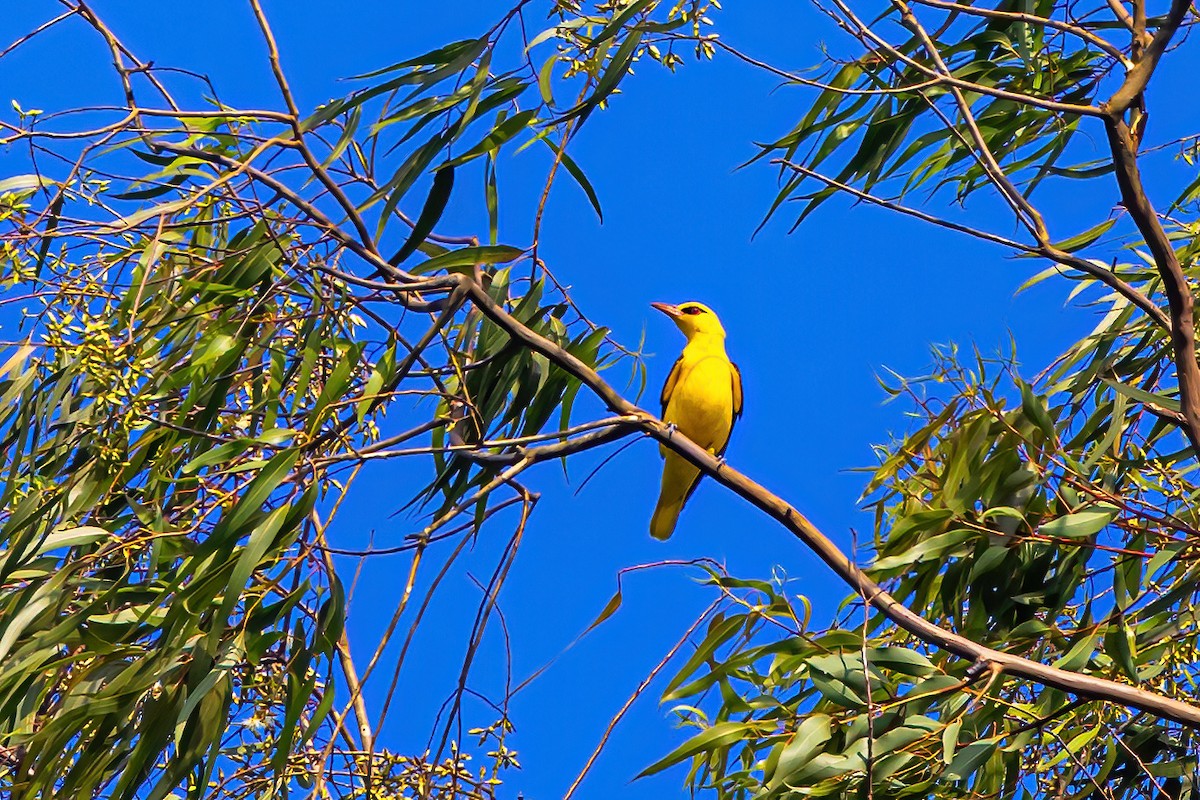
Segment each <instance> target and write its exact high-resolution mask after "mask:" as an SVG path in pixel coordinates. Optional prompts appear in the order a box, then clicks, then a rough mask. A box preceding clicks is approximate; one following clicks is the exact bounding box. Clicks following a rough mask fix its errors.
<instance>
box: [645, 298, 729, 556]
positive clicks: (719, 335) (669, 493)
mask: <svg viewBox="0 0 1200 800" xmlns="http://www.w3.org/2000/svg"><path fill="white" fill-rule="evenodd" d="M650 305H651V306H653V307H654V308H656V309H658V310H659V311H661V312H663V313H664V314H666V315H667V316H668V317H670V318H671V319H672V320H674V322H675V324H676V325H678V326H679V330H681V331H683V335H684V336H686V337H687V345H686V346H685V347H684V348H683V354H682V355H681V356H679V360H677V361H676V362H675V366H673V367H672V368H671V374H670V375H668V376H667V382H666V383H665V384H663V390H662V406H663V416H662V418H663V421H664V422H667V423H670V424H672V425H674V426H675V428H676V430H678V431H679V432H680V433H682V434H683V435H684V436H686V437H687V438H689V439H691V440H692V441H693V442H695V443H696V444H698V445H700V446H701V447H703V448H704V449H706V450H708V452H710V453H712V454H713V455H715V456H721V455H723V454H724V453H725V448H726V447H728V446H729V434H730V433H732V432H733V423H734V422H736V421H737V419H738V417H740V416H741V415H742V374H741V373H740V372H738V368H737V365H736V364H734V363H733V362H732V361H730V360H729V356H727V355H726V354H725V329H724V328H722V327H721V321H720V320H719V319H717V315H716V314H714V313H713V311H712V309H711V308H709V307H708V306H705V305H701V304H700V303H693V302H687V303H681V304H680V305H677V306H672V305H668V304H666V303H651V304H650ZM661 451H662V456H663V458H664V459H665V460H666V463H665V464H663V477H662V489H661V491H660V492H659V495H658V505H657V506H656V507H655V509H654V516H653V517H651V518H650V535H651V536H653V537H654V538H655V539H669V538H670V536H671V533H672V532H673V531H674V530H675V521H676V520H678V519H679V512H680V511H682V510H683V504H684V503H686V502H687V500H688V498H689V497H691V496H692V492H694V491H695V490H696V484H698V483H699V482H700V470H699V469H697V468H696V467H694V466H692V465H691V464H689V463H688V462H687V461H686V460H685V459H684V458H683V457H682V456H680V455H677V454H675V453H674V452H672V451H671V450H669V449H668V448H666V447H662V448H661Z"/></svg>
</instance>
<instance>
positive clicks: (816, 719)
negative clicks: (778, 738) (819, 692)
mask: <svg viewBox="0 0 1200 800" xmlns="http://www.w3.org/2000/svg"><path fill="white" fill-rule="evenodd" d="M831 738H833V723H832V719H831V718H830V717H829V715H827V714H810V715H809V716H808V717H806V718H805V719H804V721H803V722H801V723H800V727H798V728H796V732H795V733H793V734H792V736H791V738H790V739H788V741H787V743H786V744H784V745H782V747H781V751H780V753H779V761H778V763H777V764H776V766H775V770H774V773H773V774H771V775H768V776H767V789H768V790H775V789H778V788H779V787H780V786H782V785H783V784H784V783H785V782H786V781H787V779H788V778H789V777H791V776H792V775H793V774H794V773H795V772H796V771H797V770H799V769H801V768H803V767H805V766H807V765H808V763H809V762H810V761H812V760H813V757H814V756H816V755H817V754H818V753H820V752H821V751H822V749H823V748H824V747H825V743H826V742H828V741H829V740H830V739H831Z"/></svg>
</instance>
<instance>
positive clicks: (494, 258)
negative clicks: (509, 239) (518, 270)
mask: <svg viewBox="0 0 1200 800" xmlns="http://www.w3.org/2000/svg"><path fill="white" fill-rule="evenodd" d="M524 254H525V251H524V250H522V249H521V248H519V247H511V246H509V245H505V244H498V245H480V246H478V247H461V248H459V249H458V250H450V251H449V252H446V253H443V254H442V255H440V256H435V257H433V258H431V259H429V260H428V261H423V262H421V263H420V264H417V265H416V266H414V267H413V268H412V269H411V270H410V272H412V273H414V274H425V273H429V272H436V271H437V270H441V269H444V270H447V271H450V272H456V271H462V268H463V267H471V268H473V267H474V266H475V265H476V264H505V263H507V262H509V261H513V260H514V259H517V258H520V257H521V256H522V255H524Z"/></svg>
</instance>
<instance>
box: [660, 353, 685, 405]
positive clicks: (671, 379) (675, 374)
mask: <svg viewBox="0 0 1200 800" xmlns="http://www.w3.org/2000/svg"><path fill="white" fill-rule="evenodd" d="M682 369H683V356H680V357H679V358H677V359H675V365H674V366H673V367H671V374H669V375H667V382H666V383H664V384H663V388H662V396H661V397H659V400H660V401H661V402H662V413H663V415H664V416H665V415H666V413H667V403H669V402H670V401H671V395H672V394H673V393H674V391H675V384H677V383H679V373H680V371H681V370H682Z"/></svg>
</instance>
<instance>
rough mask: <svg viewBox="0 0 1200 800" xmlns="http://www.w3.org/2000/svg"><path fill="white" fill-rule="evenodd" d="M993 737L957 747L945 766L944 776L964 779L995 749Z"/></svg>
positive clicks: (958, 779) (953, 779) (955, 779)
mask: <svg viewBox="0 0 1200 800" xmlns="http://www.w3.org/2000/svg"><path fill="white" fill-rule="evenodd" d="M997 744H998V742H997V741H996V740H995V739H982V740H980V741H978V742H971V743H970V744H968V745H965V746H964V747H961V748H959V750H958V753H957V754H956V755H955V756H954V760H953V761H951V762H950V765H949V766H948V767H946V777H947V778H949V779H950V780H952V781H965V780H966V779H967V778H970V777H971V775H972V774H974V772H975V770H977V769H979V768H980V767H981V766H983V763H984V762H985V761H987V760H988V758H990V757H991V755H992V753H994V752H995V751H996V746H997Z"/></svg>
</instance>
